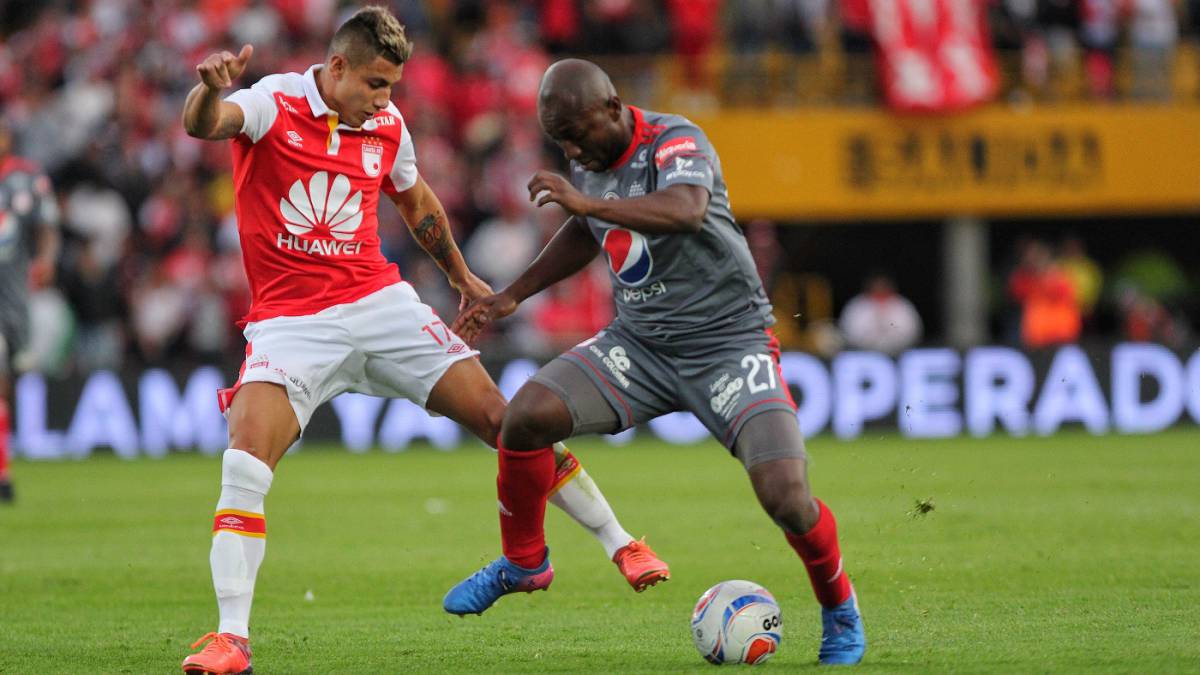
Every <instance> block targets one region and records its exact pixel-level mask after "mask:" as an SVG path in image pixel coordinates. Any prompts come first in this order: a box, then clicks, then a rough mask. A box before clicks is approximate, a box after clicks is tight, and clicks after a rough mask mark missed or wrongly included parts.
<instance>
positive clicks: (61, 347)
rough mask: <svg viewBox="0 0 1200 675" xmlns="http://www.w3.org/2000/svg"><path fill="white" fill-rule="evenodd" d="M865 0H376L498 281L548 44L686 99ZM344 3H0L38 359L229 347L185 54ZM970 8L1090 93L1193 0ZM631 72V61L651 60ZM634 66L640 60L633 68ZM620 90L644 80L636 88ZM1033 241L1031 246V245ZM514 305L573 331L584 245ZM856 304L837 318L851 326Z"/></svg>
mask: <svg viewBox="0 0 1200 675" xmlns="http://www.w3.org/2000/svg"><path fill="white" fill-rule="evenodd" d="M866 2H867V0H738V1H737V2H734V1H732V0H730V1H728V2H721V1H720V0H657V1H654V2H646V1H636V0H513V1H509V2H504V1H499V0H474V1H469V0H426V1H424V2H421V1H418V0H392V1H390V2H386V1H385V2H379V3H377V4H384V5H387V6H389V7H390V8H391V9H392V10H393V11H394V12H395V13H396V15H397V16H399V17H400V19H401V21H402V22H403V23H404V24H405V25H406V26H407V30H408V33H409V36H410V38H411V39H412V40H413V41H414V42H415V44H416V50H415V52H414V54H413V57H412V59H411V61H410V62H409V63H408V64H406V66H405V72H404V79H403V80H402V82H401V84H400V86H399V87H398V89H397V92H396V97H395V98H396V102H397V105H398V106H399V108H400V110H401V111H402V112H403V114H404V116H405V119H406V122H407V124H408V126H409V128H410V131H411V133H412V135H413V138H414V142H415V144H416V148H417V154H418V166H419V169H420V171H421V173H422V175H423V176H424V178H425V179H426V181H427V182H428V183H429V184H430V185H432V186H433V187H434V189H435V191H436V192H437V194H438V195H439V197H440V198H441V200H442V201H443V203H444V204H445V206H446V208H447V210H448V212H449V213H450V215H451V219H452V222H453V223H454V225H455V227H456V228H457V232H456V237H457V239H458V240H459V241H460V242H464V244H463V248H464V252H465V255H466V257H467V260H468V262H469V264H471V265H472V266H473V268H475V269H476V270H477V272H479V273H480V275H481V276H482V277H483V278H485V279H486V280H487V281H489V282H490V283H492V284H493V285H494V286H496V287H501V286H503V285H504V284H506V283H507V282H508V281H509V280H511V279H512V278H513V277H514V276H515V275H516V274H518V273H519V272H520V271H521V269H523V268H524V265H525V263H526V262H527V261H529V260H530V259H531V258H532V257H533V255H534V254H535V253H536V252H537V251H538V250H539V249H540V247H541V245H542V244H543V243H544V242H545V241H546V239H547V237H548V236H549V235H550V234H551V233H552V232H553V231H554V230H555V229H557V227H558V226H559V225H560V223H561V220H562V214H561V213H557V212H555V211H554V210H553V209H542V210H535V209H531V208H530V206H529V204H528V200H527V194H525V190H524V183H525V181H527V180H528V177H529V176H530V175H532V173H533V172H534V171H535V170H536V169H538V168H542V167H544V166H548V165H549V166H554V165H558V163H559V162H560V161H561V157H560V156H559V154H558V153H557V151H554V150H553V149H552V148H548V147H547V145H546V144H545V142H544V140H543V139H542V137H541V134H540V131H539V129H538V127H537V124H536V119H535V116H534V111H535V104H536V91H537V85H538V81H539V78H540V75H541V73H542V72H543V70H544V68H545V67H546V65H548V63H549V62H550V61H551V60H552V59H553V58H556V55H559V54H564V53H580V54H596V55H600V56H601V57H606V56H607V57H614V56H615V57H621V58H628V56H629V55H655V54H664V53H670V54H673V55H674V56H675V57H676V58H675V59H674V60H672V63H678V64H680V71H681V72H680V78H681V79H680V81H681V82H683V86H684V88H685V89H688V88H693V89H696V90H697V91H699V92H700V95H699V96H698V98H697V99H696V100H695V101H694V102H696V103H697V105H700V104H703V103H704V99H705V96H706V95H707V93H708V92H711V91H713V90H719V89H720V88H721V87H723V86H726V85H728V84H729V82H734V83H736V82H737V81H740V78H738V77H736V75H737V73H738V72H739V71H737V68H755V67H758V66H755V65H754V64H755V63H756V59H758V58H760V57H761V56H763V55H764V54H767V53H775V52H787V53H791V54H808V53H812V52H813V51H814V50H824V49H833V50H835V51H836V52H837V53H839V54H845V55H853V54H862V53H863V52H864V51H865V50H864V47H866V48H867V49H869V43H866V44H864V42H863V40H864V39H865V38H864V36H863V31H864V26H862V25H861V17H862V16H863V15H862V11H863V6H864V4H865V3H866ZM361 4H365V3H361V2H343V1H338V0H197V1H194V2H189V1H184V0H153V1H151V0H45V1H42V2H36V3H33V2H16V3H12V2H8V3H0V31H2V32H3V34H4V39H3V41H2V42H0V109H2V110H3V119H4V121H5V123H6V125H7V126H8V127H9V128H11V129H12V131H13V133H14V138H15V143H16V151H17V153H18V154H20V155H22V156H24V157H26V158H28V159H31V160H33V161H35V162H37V163H38V164H40V165H41V166H42V167H44V168H45V170H46V171H47V173H48V174H49V175H50V177H51V179H52V181H53V183H54V186H55V189H56V190H57V193H58V195H59V199H60V202H61V205H62V219H63V222H62V230H63V234H64V247H63V253H62V256H61V260H60V262H59V265H58V269H57V275H56V278H55V279H54V280H53V282H52V283H50V284H48V285H47V286H45V287H43V288H41V289H39V290H38V292H36V293H35V295H34V296H33V312H34V317H35V320H34V330H35V336H34V340H33V343H34V345H35V350H36V352H37V353H36V360H35V363H36V365H37V366H38V367H39V368H41V369H43V370H46V371H50V372H60V373H61V372H70V371H73V370H89V369H94V368H100V367H117V366H120V365H122V364H123V363H126V362H129V361H133V362H138V363H146V364H160V363H165V362H167V361H168V360H170V361H172V362H178V361H180V360H186V359H192V360H201V361H209V360H227V359H229V358H230V355H231V354H232V355H234V356H235V357H236V355H237V354H239V353H240V351H241V348H242V343H241V337H240V334H239V333H238V332H237V329H236V328H235V327H234V324H235V321H236V320H237V319H238V318H239V317H240V316H241V315H242V314H243V313H244V312H245V310H246V308H247V304H248V301H249V298H248V293H247V288H246V283H245V277H244V274H243V271H242V266H241V258H240V252H239V250H238V242H237V236H236V224H235V222H234V216H233V194H232V183H231V180H230V175H229V172H230V152H229V149H228V147H227V144H222V143H203V142H200V141H197V140H194V139H191V138H189V137H187V136H186V135H185V133H184V131H183V129H182V127H181V124H180V122H179V119H180V111H181V108H182V103H183V99H184V97H185V95H186V93H187V91H188V90H189V89H190V88H191V87H192V86H193V85H194V84H195V82H196V77H195V73H194V70H193V68H194V66H195V64H196V63H198V62H199V61H200V60H202V59H203V58H204V57H205V56H206V55H207V54H209V53H211V52H212V51H214V50H216V49H222V48H229V49H233V50H234V51H236V48H237V47H238V46H240V45H241V44H243V43H251V44H254V45H255V46H256V47H257V49H256V50H255V53H254V57H253V59H252V60H251V62H250V64H249V67H248V71H247V73H246V75H245V76H244V77H243V78H242V81H241V84H242V85H244V86H248V85H249V84H250V83H252V82H254V81H255V80H257V79H258V78H259V77H261V76H263V75H265V74H268V73H272V72H281V71H303V70H304V69H306V68H307V67H308V66H309V65H310V64H312V63H315V62H318V61H321V60H323V58H324V54H325V48H326V44H327V40H328V37H329V35H330V34H331V32H332V30H333V29H334V28H335V27H336V26H337V25H338V24H339V23H340V21H341V20H342V19H344V18H345V17H346V16H348V15H349V14H350V13H351V12H353V11H354V10H355V9H356V8H357V7H358V6H359V5H361ZM988 8H989V11H990V16H991V20H992V25H993V35H994V37H995V40H996V43H997V45H998V46H1001V47H1010V48H1013V49H1016V50H1018V51H1019V53H1020V54H1021V63H1022V66H1021V72H1022V75H1021V77H1022V78H1024V81H1025V82H1026V83H1028V84H1029V85H1030V86H1049V84H1047V83H1048V82H1051V81H1052V78H1053V74H1054V71H1055V69H1056V68H1062V67H1065V66H1064V64H1065V63H1066V62H1067V60H1069V59H1076V60H1077V63H1083V64H1085V66H1086V71H1087V73H1088V82H1089V83H1093V84H1094V85H1095V86H1094V88H1093V92H1094V93H1096V95H1104V96H1106V95H1110V94H1111V93H1112V91H1114V90H1115V89H1114V85H1113V84H1112V83H1113V81H1114V79H1113V76H1112V68H1111V65H1112V59H1113V58H1114V55H1115V54H1116V50H1117V48H1118V46H1123V45H1132V46H1134V47H1139V48H1140V47H1151V48H1153V50H1154V51H1155V53H1156V54H1157V56H1155V57H1154V58H1155V59H1158V60H1159V62H1160V61H1161V60H1162V59H1165V58H1169V57H1170V50H1171V49H1172V48H1173V47H1174V45H1175V44H1176V42H1177V41H1178V40H1179V36H1180V34H1181V32H1186V31H1185V30H1184V29H1186V28H1187V27H1188V26H1191V25H1193V22H1195V21H1196V20H1197V19H1198V18H1200V0H1181V1H1177V0H1002V1H1000V0H997V1H994V2H990V3H989V4H988ZM1189 17H1190V18H1189ZM856 22H857V23H856ZM715 52H721V53H726V52H727V53H729V54H732V55H734V58H733V59H732V60H731V62H730V65H729V68H728V69H727V70H726V71H724V72H726V73H727V75H733V77H727V78H725V79H726V80H727V81H726V82H725V83H724V84H722V82H721V81H719V79H718V78H717V77H715V76H714V75H713V71H712V69H711V68H710V67H709V66H710V63H711V61H712V59H711V57H712V56H713V55H714V53H715ZM1106 59H1107V61H1106ZM1159 62H1155V63H1159ZM1105 63H1107V65H1105ZM1160 65H1161V63H1159V65H1154V66H1153V67H1150V66H1147V69H1148V70H1147V72H1151V73H1161V72H1164V71H1163V69H1162V68H1161V67H1159V66H1160ZM614 68H615V70H618V71H619V70H620V68H619V67H614ZM636 72H638V73H641V74H643V75H645V76H646V77H649V76H651V75H652V74H653V73H654V72H655V70H654V69H653V68H640V69H638V70H637V71H636ZM1047 78H1049V79H1047ZM631 82H632V85H631V86H637V84H638V80H637V78H636V77H635V78H634V79H633V80H631ZM800 84H801V85H802V84H803V83H800ZM868 88H869V87H868ZM627 98H630V99H633V100H640V99H639V98H638V95H637V92H633V93H632V94H631V95H629V96H627ZM380 230H381V236H382V238H383V241H384V246H385V253H386V255H387V256H388V257H389V258H391V259H393V260H395V261H397V262H398V263H399V264H400V266H401V271H402V274H403V275H404V276H405V278H406V279H408V280H409V281H410V282H412V283H413V284H414V285H415V286H416V287H417V289H418V291H419V292H420V293H421V295H422V297H423V298H424V299H425V300H426V301H427V302H429V303H430V304H431V305H433V306H434V307H435V308H437V309H438V310H439V311H441V312H442V313H443V315H446V316H453V315H454V313H455V308H456V307H457V300H458V299H457V298H455V297H451V295H450V293H449V290H448V289H447V287H446V286H445V284H444V283H442V281H441V280H440V272H439V271H438V270H437V269H436V268H435V267H434V266H433V265H432V264H431V263H430V262H429V261H428V260H427V259H426V257H425V256H424V255H423V254H421V253H420V251H419V249H418V248H417V247H416V246H415V245H414V244H413V243H412V241H411V239H410V237H409V236H408V233H407V229H406V228H405V227H404V224H403V223H402V222H401V221H400V220H399V218H398V216H397V215H396V214H395V212H394V210H393V209H391V208H389V207H387V206H385V207H383V208H381V209H380ZM1035 248H1036V247H1035ZM1039 255H1040V254H1038V253H1036V252H1034V253H1029V256H1028V257H1029V258H1030V260H1029V263H1028V266H1029V268H1030V269H1033V268H1035V267H1036V266H1037V263H1038V260H1037V259H1038V256H1039ZM1042 257H1044V256H1042ZM1022 259H1023V260H1024V258H1022ZM1023 269H1024V268H1023ZM889 284H890V282H889V280H888V279H886V278H885V277H877V278H875V279H873V280H872V282H871V283H870V284H869V287H868V290H867V291H866V292H865V296H866V297H868V298H872V297H874V298H882V297H886V296H887V295H888V290H889V288H890V289H891V292H892V293H893V294H894V292H895V289H894V288H892V287H891V286H890V285H889ZM1018 286H1019V287H1020V288H1021V289H1023V290H1021V291H1017V290H1015V289H1016V288H1017V287H1018ZM1029 286H1030V285H1029V284H1026V285H1022V284H1017V283H1014V297H1016V295H1015V294H1017V293H1018V292H1020V293H1034V295H1036V293H1035V292H1034V291H1029V290H1027V287H1029ZM1031 287H1033V288H1039V286H1038V285H1037V284H1032V286H1031ZM1022 297H1024V296H1022ZM1038 297H1040V296H1038ZM1129 302H1130V304H1131V307H1133V306H1136V307H1138V308H1140V309H1139V310H1138V311H1140V312H1141V314H1139V316H1141V315H1142V314H1145V315H1146V316H1147V317H1149V316H1150V315H1152V314H1154V312H1155V311H1156V310H1154V308H1153V307H1143V305H1145V303H1144V302H1142V303H1141V304H1139V302H1138V300H1137V299H1136V298H1131V299H1130V301H1129ZM1131 311H1133V310H1131ZM522 312H523V314H524V319H525V320H523V321H515V322H509V323H508V329H507V330H508V332H507V333H505V332H500V333H498V334H496V335H493V336H492V339H493V340H494V344H495V345H498V346H499V347H501V348H503V347H508V348H509V349H511V350H513V351H521V352H528V353H533V354H543V353H550V352H553V351H555V350H558V349H561V348H563V347H565V346H569V345H572V344H574V343H575V342H577V341H578V340H579V339H581V338H583V337H586V336H588V335H591V334H592V333H594V332H595V331H596V330H597V329H598V328H600V327H601V326H603V325H604V324H606V323H607V322H608V320H609V319H610V318H611V316H612V309H611V305H610V302H609V300H608V281H607V277H606V272H605V270H604V268H603V266H602V263H601V262H598V263H597V267H594V268H592V269H591V270H589V272H588V273H586V274H582V275H579V276H578V277H576V278H574V279H572V280H570V281H569V282H567V283H564V284H561V285H560V286H558V287H556V288H555V289H553V290H552V291H550V292H548V293H546V294H544V296H543V297H541V298H540V299H539V300H538V301H537V302H534V303H530V304H528V306H526V307H523V308H522ZM847 312H848V313H850V314H851V315H853V314H854V312H853V311H851V310H850V308H847ZM901 313H904V312H901ZM912 313H913V314H914V316H915V311H913V312H912ZM1082 320H1083V321H1084V322H1085V323H1086V315H1084V317H1083V319H1082ZM1141 321H1143V322H1147V323H1148V324H1152V325H1148V327H1146V328H1144V329H1142V330H1146V331H1151V333H1153V331H1159V330H1162V329H1161V328H1160V327H1159V323H1156V322H1155V320H1153V319H1152V318H1145V319H1142V320H1141ZM860 323H862V320H861V319H858V320H856V319H852V318H850V319H846V321H845V325H846V326H847V327H849V326H854V325H858V324H860ZM1139 325H1140V324H1139ZM848 330H849V329H848ZM1022 330H1024V329H1022ZM911 332H912V333H913V335H914V336H915V337H912V338H910V339H911V340H918V339H920V335H921V334H922V329H921V326H920V320H919V318H916V325H915V327H914V328H913V330H912V331H911Z"/></svg>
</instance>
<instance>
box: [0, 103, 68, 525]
mask: <svg viewBox="0 0 1200 675" xmlns="http://www.w3.org/2000/svg"><path fill="white" fill-rule="evenodd" d="M11 149H12V134H11V132H10V131H9V129H8V127H7V125H6V124H5V123H4V122H3V121H0V503H9V502H12V500H13V487H12V482H11V481H10V480H9V476H8V443H9V429H10V413H9V407H8V401H9V399H10V397H11V394H12V378H13V376H14V375H15V374H16V372H15V371H16V365H17V364H16V357H17V355H18V354H20V352H21V350H22V349H24V347H25V343H26V341H27V340H28V339H29V284H30V282H31V281H32V282H33V283H35V284H37V285H39V286H40V285H45V284H48V283H50V282H51V281H52V280H53V276H54V262H55V260H56V259H57V257H58V245H59V233H58V203H57V202H56V201H55V199H54V191H53V190H52V189H51V188H50V180H49V179H48V178H46V175H45V174H43V173H42V172H41V170H40V169H38V167H36V166H35V165H34V164H32V163H31V162H28V161H26V160H24V159H22V158H20V157H18V156H16V155H14V154H11V152H10V151H11Z"/></svg>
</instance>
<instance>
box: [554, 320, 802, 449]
mask: <svg viewBox="0 0 1200 675" xmlns="http://www.w3.org/2000/svg"><path fill="white" fill-rule="evenodd" d="M556 362H566V363H570V364H571V365H573V366H575V367H576V368H578V369H579V370H580V371H582V372H583V373H584V374H585V375H586V376H587V378H588V379H589V380H590V381H591V383H592V384H593V385H594V386H595V388H596V389H597V390H598V392H599V393H600V395H601V396H603V398H604V401H605V402H607V404H608V406H609V407H610V408H611V409H612V411H613V412H615V413H616V417H617V419H616V425H615V428H612V429H604V428H595V427H596V425H597V423H598V420H597V419H596V416H595V415H593V414H590V413H589V412H588V410H586V409H585V406H580V405H578V402H573V401H571V400H570V398H571V396H570V393H569V392H567V391H565V390H564V389H565V388H564V387H563V386H562V385H561V384H559V383H556V382H554V381H553V379H554V378H553V377H547V376H546V375H544V374H543V372H539V373H538V374H537V375H535V376H534V377H533V381H535V382H538V383H539V384H542V385H544V386H547V387H549V388H550V389H551V390H553V391H554V392H555V393H557V394H558V395H559V396H560V397H562V398H563V400H564V402H566V404H567V408H568V409H570V410H571V415H572V417H573V418H574V422H575V430H574V431H575V433H588V432H596V431H599V432H616V431H621V430H624V429H628V428H629V427H632V426H634V425H636V424H642V423H645V422H648V421H650V420H652V419H654V418H655V417H659V416H661V415H665V414H667V413H671V412H676V411H687V412H691V413H693V414H694V415H695V416H696V417H697V418H698V419H699V420H700V422H701V423H702V424H704V426H705V428H707V429H708V431H709V433H711V434H712V435H713V437H714V438H716V439H717V440H718V441H720V442H721V444H722V445H724V446H725V447H726V448H729V449H730V450H731V451H732V450H733V449H734V444H735V442H736V441H737V437H738V434H739V433H740V432H741V430H742V427H743V426H745V424H746V422H747V421H748V420H750V419H751V418H752V417H754V416H755V415H757V414H759V413H762V412H766V411H768V410H786V411H789V412H791V413H793V414H795V411H796V405H795V403H794V402H793V401H792V397H791V393H790V392H789V391H788V388H787V384H786V383H785V382H784V381H783V377H782V374H781V372H780V370H779V349H778V343H777V342H776V341H775V339H774V336H773V335H772V334H771V333H769V332H768V331H754V332H749V331H748V332H746V333H743V334H741V335H738V336H736V337H734V338H733V339H724V340H722V341H721V342H720V343H713V344H706V345H703V346H702V347H696V348H689V349H672V350H669V351H668V350H664V349H659V348H656V347H654V346H652V345H650V344H648V343H647V342H646V341H644V340H642V339H640V338H638V337H637V336H635V335H634V334H633V333H632V332H630V331H628V330H626V329H625V328H624V327H622V326H620V325H619V324H615V323H614V324H612V325H610V326H609V327H608V328H606V329H604V330H603V331H601V332H600V333H598V334H597V335H596V336H595V337H593V338H591V339H589V340H585V341H584V342H582V343H580V344H579V345H578V346H576V347H575V348H573V349H571V350H570V351H568V352H566V353H564V354H562V355H561V356H559V357H558V359H557V360H556ZM556 362H553V363H556ZM549 368H550V366H547V369H549ZM547 374H548V373H547ZM609 419H610V420H611V418H609ZM599 424H601V425H603V422H599Z"/></svg>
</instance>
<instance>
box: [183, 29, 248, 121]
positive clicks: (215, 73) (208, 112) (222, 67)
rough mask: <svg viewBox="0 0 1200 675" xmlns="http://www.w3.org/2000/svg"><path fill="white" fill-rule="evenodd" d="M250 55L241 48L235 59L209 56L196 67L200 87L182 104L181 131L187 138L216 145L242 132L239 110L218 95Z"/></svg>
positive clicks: (220, 55) (228, 53)
mask: <svg viewBox="0 0 1200 675" xmlns="http://www.w3.org/2000/svg"><path fill="white" fill-rule="evenodd" d="M253 53H254V48H253V47H251V46H250V45H243V46H242V50H241V51H240V52H238V54H237V56H234V55H233V54H231V53H230V52H220V53H218V54H210V55H209V57H208V58H206V59H204V60H203V61H201V62H200V63H199V64H198V65H197V66H196V74H197V75H198V76H199V77H200V84H198V85H196V86H195V87H193V88H192V90H191V91H190V92H188V96H187V101H186V102H185V103H184V104H183V128H184V129H185V130H187V133H188V135H189V136H192V137H194V138H203V139H205V140H209V141H216V140H223V139H227V138H233V137H234V136H236V135H238V133H239V132H241V130H242V125H243V124H245V121H246V120H245V115H244V113H243V112H242V107H241V106H239V105H237V104H235V103H229V102H227V101H222V100H221V91H222V90H224V89H226V88H227V87H230V86H233V81H234V80H236V79H237V78H238V76H239V75H241V74H242V71H244V70H245V69H246V64H247V63H248V62H249V61H250V55H251V54H253Z"/></svg>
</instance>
